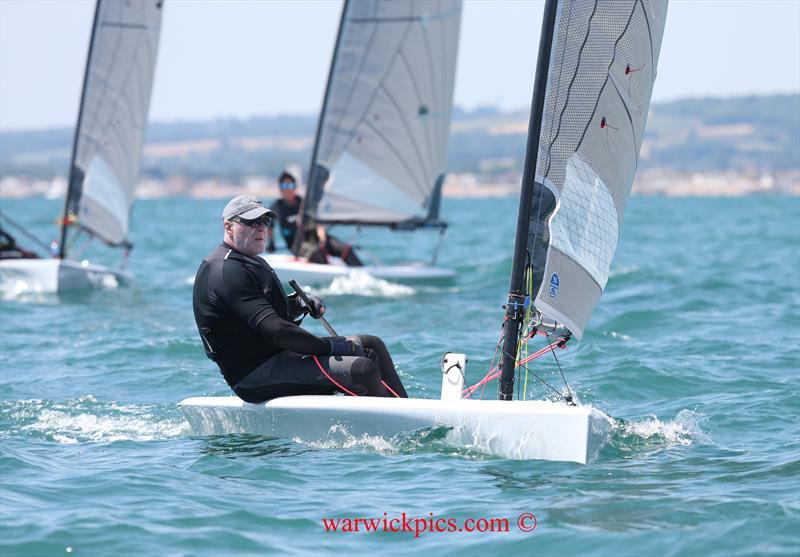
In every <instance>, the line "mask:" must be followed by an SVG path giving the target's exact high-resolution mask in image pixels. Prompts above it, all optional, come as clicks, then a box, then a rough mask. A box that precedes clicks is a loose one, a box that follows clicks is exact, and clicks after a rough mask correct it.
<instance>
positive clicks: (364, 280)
mask: <svg viewBox="0 0 800 557" xmlns="http://www.w3.org/2000/svg"><path fill="white" fill-rule="evenodd" d="M319 292H320V295H322V296H348V295H349V296H366V297H380V298H400V297H404V296H412V295H413V294H414V292H415V290H414V289H413V288H412V287H410V286H406V285H404V284H397V283H394V282H389V281H387V280H383V279H379V278H375V277H373V276H372V275H369V274H368V273H366V272H364V271H359V270H354V271H350V273H348V274H347V275H346V276H343V277H336V278H335V279H333V282H331V284H330V286H328V287H327V288H322V289H320V291H319Z"/></svg>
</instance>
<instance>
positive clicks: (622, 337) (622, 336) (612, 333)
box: [606, 331, 633, 342]
mask: <svg viewBox="0 0 800 557" xmlns="http://www.w3.org/2000/svg"><path fill="white" fill-rule="evenodd" d="M606 336H609V337H611V338H618V339H620V340H622V341H625V342H628V341H630V340H633V337H632V336H630V335H625V334H622V333H618V332H616V331H610V332H608V333H606Z"/></svg>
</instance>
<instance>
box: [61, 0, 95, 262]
mask: <svg viewBox="0 0 800 557" xmlns="http://www.w3.org/2000/svg"><path fill="white" fill-rule="evenodd" d="M100 2H102V0H97V3H96V4H95V7H94V19H93V20H92V36H91V38H90V39H89V53H88V54H87V55H86V67H85V68H84V73H83V87H82V88H81V102H80V106H79V107H78V122H77V124H76V125H75V138H74V140H73V142H72V157H71V159H70V164H69V174H68V176H69V178H68V182H67V194H66V195H65V196H64V215H63V217H62V219H61V241H60V242H59V244H58V258H59V259H64V258H65V257H66V256H67V227H68V226H69V220H68V219H69V215H70V213H71V209H72V207H74V206H75V204H76V203H77V201H78V199H79V198H80V195H81V191H80V188H81V187H82V186H83V179H84V176H83V172H80V173H79V172H77V168H76V166H75V160H76V157H77V154H78V137H79V135H80V132H81V120H82V119H83V107H84V104H85V103H86V85H87V84H88V82H89V69H90V68H89V65H90V62H91V60H92V49H93V48H94V39H95V37H96V36H97V18H98V17H99V14H100Z"/></svg>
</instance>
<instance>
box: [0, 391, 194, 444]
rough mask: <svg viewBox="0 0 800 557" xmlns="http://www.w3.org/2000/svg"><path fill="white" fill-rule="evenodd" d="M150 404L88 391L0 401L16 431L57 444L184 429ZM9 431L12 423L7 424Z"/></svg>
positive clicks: (143, 437) (145, 437)
mask: <svg viewBox="0 0 800 557" xmlns="http://www.w3.org/2000/svg"><path fill="white" fill-rule="evenodd" d="M159 410H160V408H159V407H157V406H152V405H136V404H133V405H122V404H118V403H116V402H111V403H99V402H97V400H96V399H95V398H94V397H93V396H92V395H84V396H81V397H79V398H76V399H73V400H69V401H66V402H52V401H44V400H37V399H32V400H20V401H15V402H5V403H3V409H2V412H0V413H2V414H3V415H5V416H9V417H10V418H11V419H12V420H13V423H14V425H15V426H16V429H17V433H20V434H24V435H31V436H35V437H40V438H43V439H46V440H49V441H54V442H56V443H61V444H76V443H87V442H89V443H92V442H95V443H96V442H112V441H153V440H158V439H172V438H175V437H180V436H182V435H185V434H186V433H187V432H188V424H187V423H186V422H185V421H184V420H182V419H179V418H165V417H163V416H159V415H158V414H159ZM7 425H8V424H6V429H8V430H9V431H7V433H10V434H13V433H14V431H13V429H14V427H13V426H12V427H11V428H8V427H7Z"/></svg>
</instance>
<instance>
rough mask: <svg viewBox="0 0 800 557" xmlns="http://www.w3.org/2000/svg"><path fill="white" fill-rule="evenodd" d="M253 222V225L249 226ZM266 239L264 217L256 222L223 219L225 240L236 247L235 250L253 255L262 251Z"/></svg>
mask: <svg viewBox="0 0 800 557" xmlns="http://www.w3.org/2000/svg"><path fill="white" fill-rule="evenodd" d="M253 224H254V225H255V226H251V225H253ZM266 239H267V225H266V220H265V219H260V220H258V222H257V223H254V222H252V221H247V224H245V223H243V222H237V221H236V220H226V221H225V240H227V242H228V243H229V244H230V245H232V246H233V247H234V248H236V251H239V252H242V253H244V254H245V255H249V256H251V257H255V256H257V255H258V254H259V253H261V252H262V251H264V242H265V241H266Z"/></svg>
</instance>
